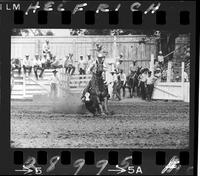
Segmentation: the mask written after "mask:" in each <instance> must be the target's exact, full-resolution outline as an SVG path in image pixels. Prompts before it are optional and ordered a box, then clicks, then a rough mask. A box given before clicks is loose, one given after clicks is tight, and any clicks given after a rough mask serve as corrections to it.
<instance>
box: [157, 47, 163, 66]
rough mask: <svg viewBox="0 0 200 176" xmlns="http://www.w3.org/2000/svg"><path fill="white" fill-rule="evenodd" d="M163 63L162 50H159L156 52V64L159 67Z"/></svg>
mask: <svg viewBox="0 0 200 176" xmlns="http://www.w3.org/2000/svg"><path fill="white" fill-rule="evenodd" d="M163 63H164V56H163V54H162V51H159V54H158V64H159V66H160V67H163Z"/></svg>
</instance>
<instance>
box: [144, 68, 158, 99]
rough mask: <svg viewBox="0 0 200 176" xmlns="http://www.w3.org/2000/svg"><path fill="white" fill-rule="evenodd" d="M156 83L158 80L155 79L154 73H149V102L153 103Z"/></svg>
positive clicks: (147, 89) (147, 91) (147, 90)
mask: <svg viewBox="0 0 200 176" xmlns="http://www.w3.org/2000/svg"><path fill="white" fill-rule="evenodd" d="M155 81H156V78H155V77H154V75H153V74H152V72H151V71H149V72H148V77H147V87H146V93H147V100H149V101H151V97H152V94H153V89H154V83H155Z"/></svg>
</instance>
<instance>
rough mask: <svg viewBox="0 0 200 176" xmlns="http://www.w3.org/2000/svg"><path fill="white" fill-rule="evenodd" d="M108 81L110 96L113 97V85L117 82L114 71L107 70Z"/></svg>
mask: <svg viewBox="0 0 200 176" xmlns="http://www.w3.org/2000/svg"><path fill="white" fill-rule="evenodd" d="M106 82H107V86H108V93H109V95H110V98H112V97H113V85H114V82H115V77H114V71H111V72H107V74H106Z"/></svg>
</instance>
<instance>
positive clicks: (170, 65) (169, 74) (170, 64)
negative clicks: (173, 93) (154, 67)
mask: <svg viewBox="0 0 200 176" xmlns="http://www.w3.org/2000/svg"><path fill="white" fill-rule="evenodd" d="M171 72H172V62H171V61H168V65H167V82H171Z"/></svg>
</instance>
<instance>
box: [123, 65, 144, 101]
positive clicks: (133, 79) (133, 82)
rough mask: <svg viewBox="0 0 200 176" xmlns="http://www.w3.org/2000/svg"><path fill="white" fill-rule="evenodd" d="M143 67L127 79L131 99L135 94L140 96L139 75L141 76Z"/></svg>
mask: <svg viewBox="0 0 200 176" xmlns="http://www.w3.org/2000/svg"><path fill="white" fill-rule="evenodd" d="M140 71H141V67H138V68H137V70H136V71H134V72H131V74H130V75H128V76H127V78H126V87H127V88H128V89H129V93H130V97H131V98H132V97H133V93H134V92H136V93H137V95H138V94H139V87H138V85H139V79H138V78H139V75H140Z"/></svg>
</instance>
